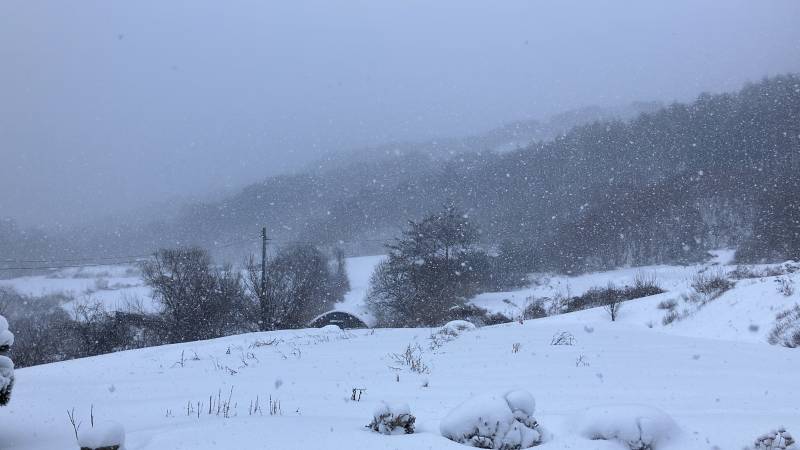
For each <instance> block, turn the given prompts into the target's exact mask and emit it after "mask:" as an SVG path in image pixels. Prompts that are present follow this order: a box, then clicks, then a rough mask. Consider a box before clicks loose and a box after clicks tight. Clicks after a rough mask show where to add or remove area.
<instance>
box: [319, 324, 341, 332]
mask: <svg viewBox="0 0 800 450" xmlns="http://www.w3.org/2000/svg"><path fill="white" fill-rule="evenodd" d="M319 331H321V332H323V333H338V332H340V331H342V329H341V328H340V327H339V325H334V324H332V323H331V324H328V325H325V326H324V327H322V328H320V329H319Z"/></svg>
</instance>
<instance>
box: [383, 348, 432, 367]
mask: <svg viewBox="0 0 800 450" xmlns="http://www.w3.org/2000/svg"><path fill="white" fill-rule="evenodd" d="M423 353H424V352H423V351H422V347H420V346H419V344H408V345H407V346H406V349H405V350H403V352H402V353H391V354H389V357H391V358H392V360H393V361H394V364H395V366H393V367H392V368H393V369H401V368H402V367H407V368H408V369H409V370H411V371H412V372H416V373H429V372H430V368H429V367H428V365H427V364H425V361H423V360H422V354H423Z"/></svg>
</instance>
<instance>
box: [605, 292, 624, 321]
mask: <svg viewBox="0 0 800 450" xmlns="http://www.w3.org/2000/svg"><path fill="white" fill-rule="evenodd" d="M620 308H622V299H621V298H619V297H613V298H610V299H609V300H608V302H607V303H606V304H605V305H603V309H604V310H605V311H606V312H607V313H608V315H609V316H610V317H611V321H612V322H616V320H617V317H619V310H620Z"/></svg>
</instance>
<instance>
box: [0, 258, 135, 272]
mask: <svg viewBox="0 0 800 450" xmlns="http://www.w3.org/2000/svg"><path fill="white" fill-rule="evenodd" d="M138 262H139V260H130V261H113V262H108V263H96V264H72V265H63V266H37V267H0V271H9V270H46V269H71V268H78V267H102V266H113V265H119V264H135V263H138Z"/></svg>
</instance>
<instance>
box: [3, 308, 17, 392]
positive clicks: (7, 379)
mask: <svg viewBox="0 0 800 450" xmlns="http://www.w3.org/2000/svg"><path fill="white" fill-rule="evenodd" d="M13 344H14V334H13V333H11V332H10V331H8V321H6V318H5V317H3V316H0V406H5V405H6V404H8V402H9V401H11V391H12V390H13V389H14V362H13V361H11V358H9V357H8V356H7V355H8V353H9V351H10V350H11V346H12V345H13Z"/></svg>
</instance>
